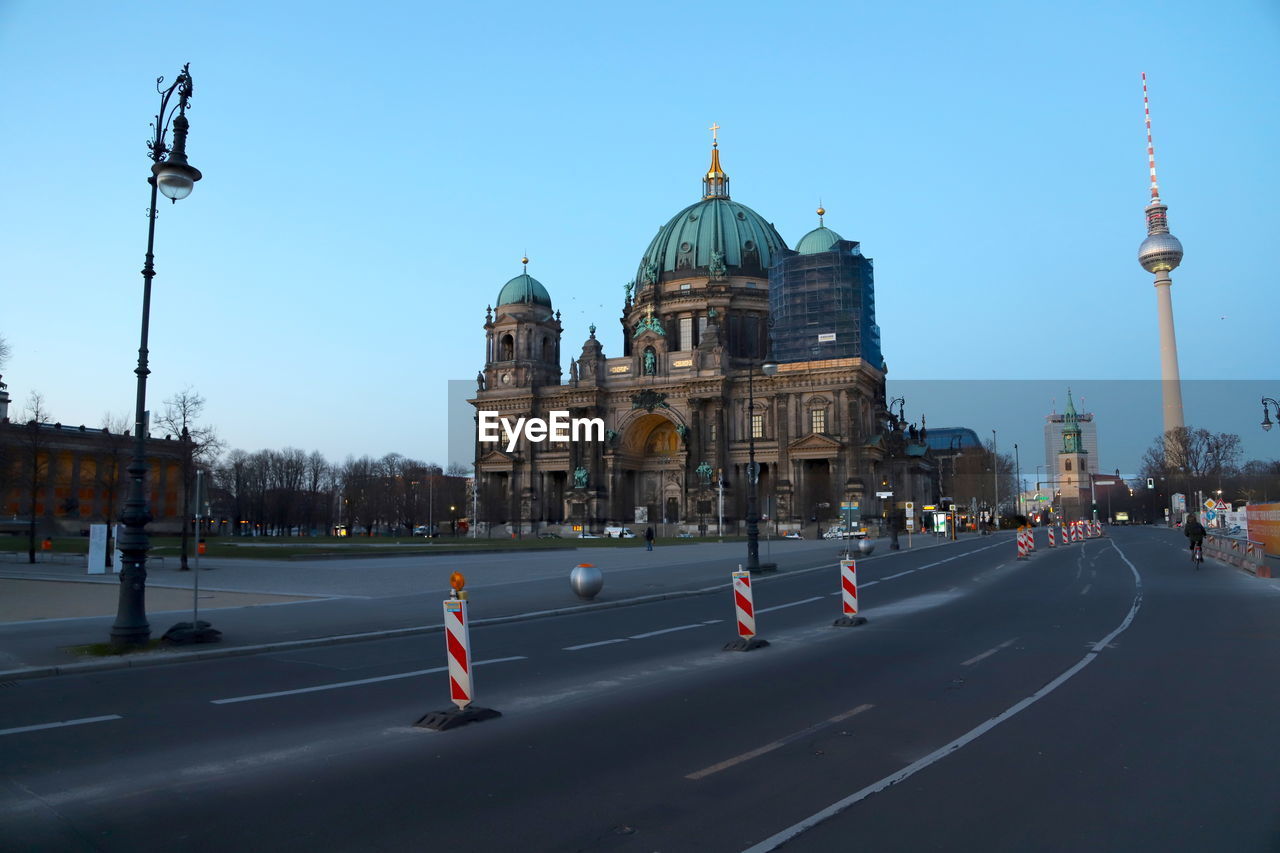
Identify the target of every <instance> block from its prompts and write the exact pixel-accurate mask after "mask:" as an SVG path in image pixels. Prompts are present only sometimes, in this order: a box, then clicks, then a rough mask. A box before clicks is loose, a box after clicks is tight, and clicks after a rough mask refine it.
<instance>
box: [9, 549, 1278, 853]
mask: <svg viewBox="0 0 1280 853" xmlns="http://www.w3.org/2000/svg"><path fill="white" fill-rule="evenodd" d="M1112 535H1113V538H1110V539H1103V540H1091V541H1088V542H1086V543H1083V544H1082V545H1075V546H1072V547H1070V548H1059V549H1056V550H1053V551H1049V550H1047V549H1045V548H1044V547H1043V539H1042V540H1041V543H1042V547H1041V549H1040V551H1039V552H1038V553H1037V554H1036V555H1035V556H1034V557H1033V559H1032V560H1030V561H1028V562H1017V561H1015V560H1013V559H1012V556H1013V555H1012V553H1011V550H1010V540H1009V537H1008V536H1001V537H995V538H993V539H972V540H969V541H967V542H960V543H956V544H954V545H951V546H948V547H945V548H933V549H926V550H921V551H916V552H912V553H902V554H898V555H895V556H894V557H893V559H887V560H872V561H868V562H865V563H862V564H860V571H859V580H860V584H861V589H860V598H861V602H862V607H863V614H864V615H865V616H867V617H868V619H869V620H870V621H869V623H868V624H867V625H865V626H862V627H858V628H835V627H832V625H831V622H832V620H833V619H835V618H836V617H837V616H838V615H839V601H840V599H839V597H838V594H837V590H838V578H837V575H836V573H835V571H834V570H833V569H831V568H830V567H829V566H821V567H818V568H814V569H812V570H802V569H799V568H797V569H794V570H792V571H788V572H786V573H784V574H782V575H779V576H778V577H776V578H770V579H769V580H768V581H766V582H761V583H758V584H757V585H756V602H755V603H756V607H757V609H758V617H757V623H758V628H759V631H760V635H761V636H762V637H764V638H766V639H768V640H769V641H770V643H771V645H770V646H769V647H767V648H764V649H759V650H756V651H752V652H748V653H736V652H725V651H722V650H721V648H722V646H723V645H724V643H725V642H727V641H729V640H730V639H732V638H733V637H734V621H733V617H734V611H733V606H732V601H731V599H730V597H729V595H728V594H727V592H719V591H717V592H714V593H708V594H706V595H695V596H688V597H683V598H675V599H671V600H665V601H657V602H653V603H651V604H644V605H637V606H631V607H621V608H616V609H610V610H598V611H590V610H587V611H582V612H578V613H573V614H570V615H565V616H560V617H554V618H545V619H536V620H528V621H520V622H515V623H511V624H498V625H488V626H484V627H480V628H476V629H474V630H473V632H472V637H471V642H472V651H473V658H474V660H475V661H476V664H477V666H476V670H475V673H474V675H475V689H476V698H477V704H479V705H482V706H486V707H491V708H494V709H497V710H499V711H501V712H502V714H503V716H502V717H501V718H500V719H496V720H491V721H487V722H483V723H479V724H476V725H472V726H468V727H466V728H462V729H458V730H454V731H449V732H442V733H439V732H432V731H428V730H424V729H417V728H413V727H412V725H411V724H412V723H413V721H414V720H416V719H417V718H418V717H420V716H422V715H423V714H424V713H426V712H428V711H433V710H442V709H444V708H446V707H447V706H448V702H447V695H448V693H447V684H446V676H445V674H444V673H443V672H442V671H441V667H442V665H443V664H444V656H443V651H442V641H441V637H440V636H439V635H438V634H423V635H418V636H410V637H404V638H400V639H395V640H381V641H375V642H366V643H358V644H347V645H339V646H330V647H321V648H314V649H308V650H305V651H304V650H297V651H292V652H279V653H273V654H263V655H255V656H250V657H241V658H227V659H223V660H215V661H205V662H201V663H198V664H175V665H171V666H163V667H151V668H143V669H133V670H119V671H109V672H100V673H94V674H85V675H77V676H63V677H57V678H46V679H32V680H26V681H19V682H14V683H12V684H9V685H5V686H0V766H2V767H3V768H4V769H3V782H2V783H0V848H2V849H13V850H166V851H168V850H173V849H185V850H215V849H216V850H225V849H229V848H235V847H239V848H241V849H249V850H266V849H270V850H318V849H319V850H442V851H443V850H448V851H454V850H458V851H466V850H505V849H510V848H512V847H517V848H518V849H522V850H534V851H541V850H547V851H559V850H572V851H577V850H583V851H587V850H590V851H596V850H600V851H614V850H617V851H633V850H634V851H657V850H661V851H684V850H697V851H737V850H768V849H777V848H778V847H779V846H781V848H782V849H785V850H788V851H790V850H801V851H807V850H812V851H819V850H822V851H828V850H841V849H849V848H852V847H858V848H861V849H867V850H877V851H879V850H904V851H915V850H983V851H992V850H997V851H1001V850H1019V851H1021V850H1031V849H1034V850H1064V851H1065V850H1161V851H1168V850H1197V851H1203V850H1226V851H1236V850H1240V851H1254V850H1258V851H1261V850H1276V849H1280V772H1278V771H1277V769H1276V763H1277V761H1276V756H1278V755H1280V731H1277V727H1276V726H1275V725H1274V724H1273V723H1272V721H1271V717H1272V709H1274V708H1275V707H1277V702H1278V700H1280V682H1277V680H1276V678H1275V673H1276V672H1277V671H1278V669H1277V666H1278V665H1280V648H1278V647H1277V644H1276V643H1275V637H1276V630H1275V624H1276V620H1277V617H1280V594H1277V587H1276V586H1274V585H1272V584H1270V583H1267V582H1261V581H1257V580H1255V579H1252V578H1249V577H1247V576H1245V575H1243V574H1241V573H1240V572H1238V571H1237V570H1235V569H1230V568H1227V567H1224V566H1219V565H1215V564H1212V563H1206V565H1205V567H1204V568H1203V570H1201V571H1200V572H1193V571H1192V570H1191V567H1190V566H1189V564H1188V563H1187V562H1186V558H1185V551H1184V550H1183V547H1182V543H1181V541H1180V539H1181V537H1178V536H1177V535H1176V533H1174V534H1171V533H1169V532H1167V531H1159V530H1154V529H1146V528H1132V529H1114V530H1113V531H1112ZM815 562H821V561H815ZM302 606H311V605H302ZM59 722H74V723H75V724H74V725H61V726H52V725H51V724H53V723H59Z"/></svg>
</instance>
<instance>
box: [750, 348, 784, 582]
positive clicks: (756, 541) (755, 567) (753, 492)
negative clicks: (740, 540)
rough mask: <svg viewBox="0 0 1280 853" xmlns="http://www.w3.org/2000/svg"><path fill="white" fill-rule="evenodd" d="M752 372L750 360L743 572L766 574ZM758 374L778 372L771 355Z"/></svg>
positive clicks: (752, 362) (766, 374)
mask: <svg viewBox="0 0 1280 853" xmlns="http://www.w3.org/2000/svg"><path fill="white" fill-rule="evenodd" d="M755 372H756V363H755V360H754V359H752V361H751V363H750V364H749V365H748V366H747V485H748V489H747V571H749V572H758V571H762V570H763V571H770V570H772V569H775V568H777V566H775V565H773V564H765V565H761V564H760V515H759V512H758V507H757V505H758V502H759V494H758V493H759V481H760V472H759V470H758V469H757V468H756V429H755V411H756V398H755ZM760 372H761V373H763V374H764V375H765V376H773V375H774V374H775V373H777V372H778V365H777V362H775V361H774V360H773V353H772V352H769V353H766V354H765V357H764V363H763V364H761V365H760Z"/></svg>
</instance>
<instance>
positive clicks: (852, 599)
mask: <svg viewBox="0 0 1280 853" xmlns="http://www.w3.org/2000/svg"><path fill="white" fill-rule="evenodd" d="M840 611H841V616H840V618H839V619H837V620H836V621H835V622H834V623H832V624H833V625H835V626H836V627H837V628H856V627H857V626H858V625H865V624H867V619H866V617H865V616H859V615H858V564H857V561H855V560H853V559H852V558H848V557H846V558H845V559H843V560H841V561H840Z"/></svg>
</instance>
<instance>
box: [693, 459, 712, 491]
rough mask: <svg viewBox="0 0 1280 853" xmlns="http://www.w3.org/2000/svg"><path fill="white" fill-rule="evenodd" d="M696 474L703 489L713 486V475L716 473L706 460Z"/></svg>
mask: <svg viewBox="0 0 1280 853" xmlns="http://www.w3.org/2000/svg"><path fill="white" fill-rule="evenodd" d="M694 473H696V474H697V475H698V480H699V482H701V483H702V485H703V487H706V486H710V485H711V475H712V474H714V473H715V472H714V471H712V470H711V466H710V465H708V464H707V462H706V460H703V462H702V464H701V465H699V466H698V468H697V470H696V471H695V472H694Z"/></svg>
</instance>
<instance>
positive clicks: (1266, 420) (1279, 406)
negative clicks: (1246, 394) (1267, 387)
mask: <svg viewBox="0 0 1280 853" xmlns="http://www.w3.org/2000/svg"><path fill="white" fill-rule="evenodd" d="M1268 403H1270V404H1271V405H1273V406H1275V407H1276V420H1280V401H1277V400H1276V399H1275V398H1274V397H1263V398H1262V428H1263V429H1264V430H1266V431H1268V432H1270V431H1271V412H1270V410H1268V409H1267V404H1268Z"/></svg>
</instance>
